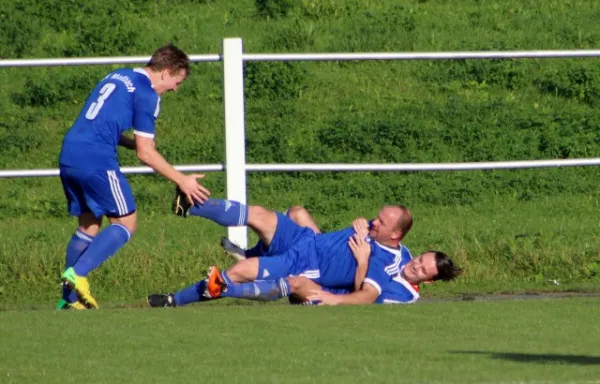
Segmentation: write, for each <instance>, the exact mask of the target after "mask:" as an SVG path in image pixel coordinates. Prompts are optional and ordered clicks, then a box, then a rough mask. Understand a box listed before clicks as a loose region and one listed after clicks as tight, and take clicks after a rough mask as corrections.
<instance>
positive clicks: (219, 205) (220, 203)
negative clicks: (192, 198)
mask: <svg viewBox="0 0 600 384" xmlns="http://www.w3.org/2000/svg"><path fill="white" fill-rule="evenodd" d="M188 214H190V215H192V216H200V217H204V218H206V219H210V220H212V221H214V222H215V223H217V224H220V225H222V226H224V227H241V226H244V225H246V224H248V206H247V205H246V204H242V203H240V202H238V201H233V200H222V199H208V200H206V201H205V202H204V204H199V203H196V204H194V206H192V207H191V208H190V210H189V212H188Z"/></svg>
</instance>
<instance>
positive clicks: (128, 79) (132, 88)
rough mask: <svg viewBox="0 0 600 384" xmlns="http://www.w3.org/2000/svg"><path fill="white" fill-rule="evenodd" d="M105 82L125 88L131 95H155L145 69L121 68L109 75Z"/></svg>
mask: <svg viewBox="0 0 600 384" xmlns="http://www.w3.org/2000/svg"><path fill="white" fill-rule="evenodd" d="M104 80H105V81H111V82H116V83H118V84H120V85H122V86H124V87H125V88H126V89H127V92H129V93H136V94H139V93H143V94H149V95H154V94H155V92H154V90H153V89H152V82H151V81H150V77H149V75H148V73H146V71H145V70H144V69H143V68H119V69H117V70H114V71H112V72H111V73H109V74H108V75H107V76H106V77H105V78H104Z"/></svg>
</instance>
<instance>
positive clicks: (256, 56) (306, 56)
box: [242, 49, 600, 61]
mask: <svg viewBox="0 0 600 384" xmlns="http://www.w3.org/2000/svg"><path fill="white" fill-rule="evenodd" d="M598 56H600V50H598V49H583V50H562V51H478V52H402V53H398V52H356V53H245V54H244V55H243V56H242V58H243V60H244V61H304V60H310V61H315V60H450V59H545V58H561V57H562V58H569V57H598Z"/></svg>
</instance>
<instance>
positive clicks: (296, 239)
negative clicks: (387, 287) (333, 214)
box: [176, 197, 412, 305]
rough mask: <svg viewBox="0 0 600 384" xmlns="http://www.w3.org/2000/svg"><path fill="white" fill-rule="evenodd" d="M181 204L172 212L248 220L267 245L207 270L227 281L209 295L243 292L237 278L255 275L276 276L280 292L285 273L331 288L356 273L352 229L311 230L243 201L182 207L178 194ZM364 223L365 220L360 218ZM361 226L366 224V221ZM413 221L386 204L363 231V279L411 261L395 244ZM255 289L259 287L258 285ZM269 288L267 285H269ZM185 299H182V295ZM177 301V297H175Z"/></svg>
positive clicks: (343, 285) (348, 284)
mask: <svg viewBox="0 0 600 384" xmlns="http://www.w3.org/2000/svg"><path fill="white" fill-rule="evenodd" d="M179 201H180V202H183V203H184V204H180V208H179V209H178V210H177V211H176V213H177V214H179V215H183V216H186V215H187V214H189V215H193V216H201V217H205V218H209V219H211V220H213V221H215V222H217V223H218V224H221V225H223V226H235V225H248V226H250V228H252V229H253V230H254V231H255V232H256V233H257V234H258V236H259V238H260V240H261V242H262V244H264V246H265V247H266V248H267V249H266V250H265V253H264V254H265V255H266V256H261V257H251V258H246V259H244V260H241V261H239V262H238V263H236V264H235V265H234V266H232V267H231V268H229V269H227V270H226V271H224V272H223V273H222V275H221V274H220V273H219V271H218V270H217V269H216V268H213V270H212V272H211V276H213V275H214V278H213V277H210V278H209V281H210V280H211V279H213V280H214V279H216V280H217V281H219V282H221V281H220V280H221V277H222V282H221V283H222V285H227V287H228V288H227V290H226V292H211V290H210V287H211V284H209V286H208V288H209V289H208V293H209V295H210V296H211V297H213V298H214V297H217V296H222V295H221V293H224V294H225V296H230V297H246V292H245V291H244V289H247V288H250V286H239V288H240V291H238V290H237V289H236V288H237V287H238V285H236V283H245V282H253V281H256V280H261V281H264V280H271V281H273V280H274V281H279V282H281V284H282V286H281V287H280V291H281V292H284V293H285V292H290V287H289V281H287V280H285V279H283V278H287V277H288V276H305V277H308V278H310V279H311V280H314V281H315V282H316V283H317V284H320V285H322V286H326V287H329V288H333V289H351V288H352V287H353V285H354V280H355V275H356V272H357V262H356V260H355V259H354V256H353V255H352V251H351V249H350V247H349V246H348V245H347V242H348V239H349V238H350V236H352V235H353V234H354V228H353V227H349V228H346V229H344V230H341V231H335V232H330V233H325V234H318V235H317V234H316V233H315V232H314V231H313V230H312V229H310V228H307V227H301V226H299V225H298V224H296V223H295V222H293V221H292V220H291V219H290V218H288V217H287V216H286V215H284V214H282V213H276V212H273V211H270V210H267V209H265V208H263V207H260V206H246V205H244V204H240V203H239V202H235V201H229V200H219V199H209V200H207V201H206V202H205V204H203V205H200V204H194V205H193V206H191V207H187V206H185V203H186V201H185V199H183V198H182V197H180V199H179ZM364 223H366V220H364ZM365 226H366V224H365ZM411 226H412V215H411V213H410V211H409V210H408V209H407V208H406V207H403V206H385V207H383V208H382V209H381V210H380V212H379V214H378V216H377V217H376V218H375V219H374V220H373V221H372V222H371V225H370V228H369V229H368V236H369V239H370V240H371V242H370V246H371V247H372V254H371V257H370V258H369V261H368V271H367V274H366V278H367V279H368V280H371V281H373V282H374V284H375V285H376V286H379V287H380V284H384V283H385V282H386V281H387V280H388V279H389V276H394V275H396V274H398V272H399V268H400V264H401V263H402V260H403V259H404V260H405V261H406V260H410V258H411V257H410V252H409V251H408V249H407V248H406V247H404V246H402V245H401V244H400V240H401V239H402V238H403V237H404V236H405V234H406V233H407V232H408V231H409V230H410V227H411ZM201 285H202V282H199V283H198V284H197V285H196V288H194V286H190V287H189V288H190V292H192V291H193V290H194V289H196V292H197V291H198V290H199V288H200V286H201ZM258 290H259V291H260V292H264V289H260V287H259V288H258ZM269 291H271V289H269ZM182 301H184V300H182ZM176 304H178V305H179V303H177V298H176Z"/></svg>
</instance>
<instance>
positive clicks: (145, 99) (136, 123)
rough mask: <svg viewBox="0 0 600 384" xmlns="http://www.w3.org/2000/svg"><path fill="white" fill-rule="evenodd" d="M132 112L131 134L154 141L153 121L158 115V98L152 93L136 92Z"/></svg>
mask: <svg viewBox="0 0 600 384" xmlns="http://www.w3.org/2000/svg"><path fill="white" fill-rule="evenodd" d="M138 92H139V93H138ZM133 111H134V112H133V133H134V134H136V135H139V136H143V137H147V138H150V139H154V126H155V121H156V119H157V118H158V115H159V114H160V96H158V95H157V94H156V93H154V92H153V93H150V92H143V91H136V93H135V95H134V107H133Z"/></svg>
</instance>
